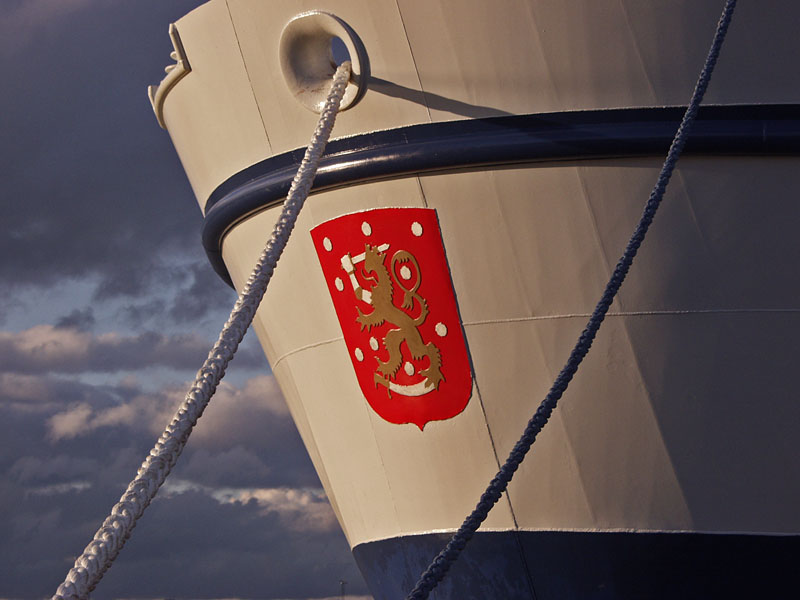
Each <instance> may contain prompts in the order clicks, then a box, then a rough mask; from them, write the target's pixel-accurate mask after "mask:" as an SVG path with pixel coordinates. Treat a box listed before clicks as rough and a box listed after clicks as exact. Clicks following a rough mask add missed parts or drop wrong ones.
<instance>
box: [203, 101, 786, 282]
mask: <svg viewBox="0 0 800 600" xmlns="http://www.w3.org/2000/svg"><path fill="white" fill-rule="evenodd" d="M684 110H685V109H684V108H682V107H674V108H636V109H614V110H595V111H580V112H562V113H548V114H535V115H522V116H510V117H493V118H489V119H474V120H462V121H450V122H446V123H426V124H422V125H411V126H408V127H401V128H398V129H390V130H386V131H378V132H374V133H367V134H363V135H356V136H352V137H347V138H342V139H338V140H332V141H331V142H330V143H329V144H328V147H327V150H326V152H325V156H324V157H323V158H322V162H321V164H320V168H319V171H318V172H317V177H316V180H315V181H314V188H313V190H312V193H314V192H320V191H323V190H327V189H332V188H336V187H342V186H348V185H355V184H360V183H366V182H371V181H376V180H380V179H386V178H395V177H407V176H413V175H417V174H422V173H434V172H440V171H448V170H453V169H464V168H473V169H480V168H492V167H497V166H502V165H513V164H524V163H532V162H544V161H576V160H585V159H598V158H621V157H634V156H660V155H664V154H665V153H666V151H667V149H668V147H669V143H670V141H671V140H672V137H673V135H674V134H675V130H676V129H677V127H678V123H679V122H680V118H681V116H682V115H683V112H684ZM303 152H304V149H303V148H301V149H298V150H294V151H292V152H286V153H284V154H279V155H276V156H273V157H272V158H268V159H266V160H263V161H261V162H259V163H256V164H254V165H252V166H251V167H248V168H246V169H244V170H243V171H240V172H239V173H236V174H235V175H233V176H232V177H230V178H229V179H227V180H226V181H224V182H223V183H222V184H220V186H219V187H217V189H216V190H214V192H213V193H212V194H211V196H210V197H209V200H208V202H207V204H206V216H205V221H204V224H203V247H204V248H205V251H206V253H207V254H208V257H209V260H210V261H211V264H212V265H213V267H214V270H215V271H216V272H217V273H218V274H219V275H220V276H221V277H222V278H223V279H224V280H225V281H227V282H228V283H229V284H230V276H229V275H228V271H227V269H226V267H225V264H224V263H223V261H222V256H221V253H220V249H221V244H222V238H223V237H224V235H225V233H226V232H227V231H228V230H229V229H230V228H231V227H233V226H234V225H235V224H236V223H237V222H239V221H241V220H242V219H244V218H246V217H247V216H249V215H251V214H253V213H255V212H258V211H260V210H263V209H265V208H268V207H270V206H273V205H275V204H278V203H280V202H282V201H283V199H284V197H285V196H286V194H287V192H288V191H289V186H290V184H291V181H292V178H293V177H294V174H295V172H296V171H297V167H298V166H299V164H300V161H301V160H302V158H303ZM685 153H686V154H694V155H703V154H707V155H751V156H752V155H791V154H798V153H800V105H795V104H792V105H747V106H743V105H740V106H707V107H702V108H701V109H700V114H699V116H698V118H697V121H696V122H695V124H694V127H693V129H692V134H691V137H690V138H689V142H688V144H687V146H686V150H685Z"/></svg>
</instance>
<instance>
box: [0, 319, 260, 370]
mask: <svg viewBox="0 0 800 600" xmlns="http://www.w3.org/2000/svg"><path fill="white" fill-rule="evenodd" d="M212 344H213V342H212V340H209V339H207V338H203V337H201V336H199V335H197V334H189V333H184V334H172V335H166V334H163V333H157V332H155V331H145V332H143V333H140V334H137V335H123V334H119V333H113V332H112V333H103V334H93V333H91V332H88V331H84V330H81V329H76V328H73V327H58V326H52V325H36V326H34V327H31V328H30V329H26V330H24V331H20V332H10V331H0V372H2V371H5V372H14V373H91V372H95V373H97V372H106V373H107V372H117V371H130V370H137V369H144V368H147V367H161V368H164V367H166V368H173V369H192V370H197V369H199V368H200V366H201V365H202V364H203V361H204V360H205V358H206V356H207V355H208V352H209V350H210V349H211V347H212ZM264 364H265V360H264V358H263V356H262V355H260V353H259V352H258V351H257V350H255V349H253V348H243V350H242V352H241V353H237V356H236V365H237V367H241V368H247V367H261V366H263V365H264Z"/></svg>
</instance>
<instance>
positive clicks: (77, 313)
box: [56, 306, 96, 331]
mask: <svg viewBox="0 0 800 600" xmlns="http://www.w3.org/2000/svg"><path fill="white" fill-rule="evenodd" d="M95 322H96V320H95V318H94V310H93V309H92V307H91V306H87V307H85V308H76V309H74V310H73V311H72V312H70V313H69V314H67V315H64V316H63V317H61V318H60V319H58V320H57V321H56V327H59V328H62V329H77V330H78V331H89V330H90V329H91V328H92V327H94V324H95Z"/></svg>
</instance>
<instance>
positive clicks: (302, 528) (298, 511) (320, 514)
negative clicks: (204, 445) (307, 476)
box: [162, 478, 339, 532]
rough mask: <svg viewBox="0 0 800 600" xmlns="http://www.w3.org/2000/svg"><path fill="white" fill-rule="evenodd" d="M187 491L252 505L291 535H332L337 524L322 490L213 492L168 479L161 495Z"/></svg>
mask: <svg viewBox="0 0 800 600" xmlns="http://www.w3.org/2000/svg"><path fill="white" fill-rule="evenodd" d="M189 491H192V492H200V493H203V494H205V495H207V496H210V497H212V498H214V499H215V500H216V501H217V502H220V503H222V504H230V503H239V504H250V503H255V504H256V505H258V507H259V514H261V515H262V516H266V515H269V514H271V513H274V514H275V515H277V517H278V518H279V519H280V521H281V523H282V524H283V525H284V526H285V527H286V528H287V529H289V530H291V531H298V532H332V531H337V530H338V527H339V525H338V523H337V521H336V515H334V513H333V509H332V508H331V506H330V504H329V503H328V498H327V496H325V492H324V491H323V490H322V488H288V487H279V488H215V487H208V486H203V485H198V484H196V483H194V482H191V481H187V480H180V479H174V478H173V479H172V480H170V481H169V482H168V483H166V484H165V485H164V489H163V490H162V494H163V495H165V496H167V497H171V496H174V495H176V494H185V493H187V492H189Z"/></svg>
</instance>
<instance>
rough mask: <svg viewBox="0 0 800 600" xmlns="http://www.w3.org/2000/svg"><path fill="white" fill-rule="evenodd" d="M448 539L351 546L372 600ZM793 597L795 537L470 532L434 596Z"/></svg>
mask: <svg viewBox="0 0 800 600" xmlns="http://www.w3.org/2000/svg"><path fill="white" fill-rule="evenodd" d="M449 538H450V536H449V535H447V534H426V535H415V536H408V537H402V538H393V539H387V540H381V541H377V542H369V543H366V544H359V545H358V546H356V547H355V548H353V555H354V556H355V558H356V562H357V563H358V566H359V568H360V569H361V572H362V573H363V575H364V578H365V579H366V581H367V585H368V586H369V588H370V591H371V592H372V594H373V596H374V598H375V600H400V599H402V598H404V597H405V595H406V594H407V593H408V591H409V590H411V589H412V588H413V586H414V584H415V583H416V580H417V578H418V577H419V575H420V573H422V571H423V570H424V569H425V568H426V567H427V566H428V563H429V562H430V560H431V559H432V558H433V557H434V556H435V555H436V554H437V553H438V552H439V550H441V549H442V548H443V547H444V546H445V544H446V543H447V541H448V540H449ZM795 597H800V536H796V535H792V536H770V535H741V534H703V533H627V532H626V533H619V532H607V533H597V532H554V531H540V532H531V531H525V532H478V533H477V534H476V535H475V537H474V538H473V539H472V541H471V542H470V543H469V544H468V545H467V548H466V550H465V551H464V554H463V555H462V556H461V559H460V560H459V561H458V562H456V564H455V565H454V566H453V568H452V569H451V571H450V573H449V574H448V576H447V577H446V578H445V579H444V581H443V582H442V583H441V584H440V585H439V587H438V588H437V589H436V590H435V591H434V593H433V594H432V595H431V598H432V599H438V600H456V599H457V600H473V599H474V600H479V599H480V600H489V599H493V598H498V599H507V600H516V599H520V600H523V599H524V600H530V599H535V600H573V599H574V600H578V599H581V600H584V599H597V600H600V599H603V600H606V599H608V600H611V599H614V600H622V599H624V600H633V599H637V600H639V599H644V598H647V599H651V600H662V599H663V600H667V599H669V600H677V599H680V600H687V599H690V600H693V599H698V600H699V599H704V600H705V599H710V598H724V599H726V600H737V599H745V598H747V599H748V600H751V599H754V598H795Z"/></svg>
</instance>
